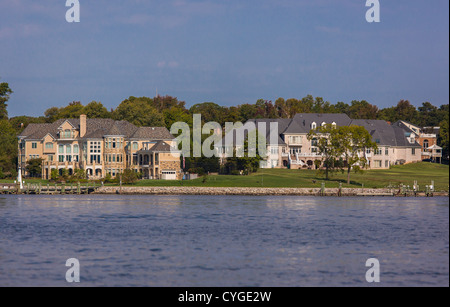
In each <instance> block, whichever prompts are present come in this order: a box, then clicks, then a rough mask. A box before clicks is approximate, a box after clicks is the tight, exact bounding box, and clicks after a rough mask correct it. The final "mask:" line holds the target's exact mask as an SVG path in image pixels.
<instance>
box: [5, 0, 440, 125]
mask: <svg viewBox="0 0 450 307" xmlns="http://www.w3.org/2000/svg"><path fill="white" fill-rule="evenodd" d="M79 2H80V5H81V22H80V23H67V22H66V20H65V14H66V11H67V10H68V8H67V7H66V6H65V0H40V1H33V0H0V77H1V79H0V82H8V83H9V85H10V87H11V88H12V89H13V90H14V94H13V95H12V96H11V99H10V101H9V102H8V104H9V108H8V110H9V115H10V116H18V115H30V116H40V115H43V113H44V111H45V110H46V109H48V108H50V107H52V106H59V107H61V106H66V105H67V104H68V103H69V102H71V101H81V102H82V103H83V104H87V103H89V102H91V101H93V100H95V101H101V102H102V103H103V104H104V105H105V106H106V107H107V108H115V107H117V106H118V105H119V103H120V102H121V101H122V100H124V99H126V98H128V97H129V96H148V97H154V96H155V94H156V91H158V93H159V94H161V95H172V96H176V97H178V98H179V99H180V100H184V101H186V103H187V106H191V105H193V104H196V103H202V102H210V101H212V102H215V103H218V104H220V105H224V106H230V105H239V104H243V103H254V102H256V100H257V99H259V98H263V99H268V100H272V101H275V100H276V99H277V98H278V97H284V98H286V99H287V98H302V97H305V96H306V95H308V94H311V95H313V96H315V97H316V96H320V97H323V98H324V99H325V100H327V101H330V102H331V103H336V102H338V101H344V102H347V103H350V102H351V101H352V100H362V99H365V100H367V101H369V102H370V103H372V104H376V105H377V106H379V107H380V108H383V107H388V106H392V105H395V104H396V103H397V102H398V101H399V100H400V99H408V100H410V101H411V103H413V104H414V105H416V106H420V105H421V104H422V102H425V101H429V102H431V103H433V104H435V105H441V104H447V103H448V102H449V86H448V84H449V38H448V37H449V1H447V0H433V1H425V0H420V1H419V0H380V4H381V22H380V23H367V22H366V20H365V14H366V11H367V10H368V8H367V7H366V6H365V2H366V1H365V0H258V1H255V0H240V1H238V0H215V1H213V0H195V1H194V0H192V1H191V0H164V1H162V0H158V1H152V0H150V1H144V0H127V1H121V0H109V1H106V0H95V1H93V0H79Z"/></svg>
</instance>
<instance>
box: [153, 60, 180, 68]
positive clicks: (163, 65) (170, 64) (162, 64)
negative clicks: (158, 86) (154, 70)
mask: <svg viewBox="0 0 450 307" xmlns="http://www.w3.org/2000/svg"><path fill="white" fill-rule="evenodd" d="M178 66H180V64H179V63H178V62H177V61H169V62H166V61H159V62H158V63H156V67H158V68H166V67H168V68H177V67H178Z"/></svg>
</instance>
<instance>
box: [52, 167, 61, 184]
mask: <svg viewBox="0 0 450 307" xmlns="http://www.w3.org/2000/svg"><path fill="white" fill-rule="evenodd" d="M50 178H51V180H53V181H56V180H58V178H59V171H58V170H57V169H56V168H54V169H52V171H51V172H50Z"/></svg>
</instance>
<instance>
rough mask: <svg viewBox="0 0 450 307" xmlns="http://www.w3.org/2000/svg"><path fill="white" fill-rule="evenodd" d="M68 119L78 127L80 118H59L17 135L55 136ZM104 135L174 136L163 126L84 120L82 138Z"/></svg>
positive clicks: (28, 127) (167, 137)
mask: <svg viewBox="0 0 450 307" xmlns="http://www.w3.org/2000/svg"><path fill="white" fill-rule="evenodd" d="M65 121H68V122H69V123H70V124H71V125H72V126H74V127H75V128H76V129H78V130H79V129H80V119H60V120H57V121H56V122H54V123H52V124H30V125H28V126H27V127H26V128H25V129H24V130H23V131H22V133H21V134H20V135H19V137H20V138H24V139H26V140H41V139H42V138H44V137H45V136H46V135H47V134H51V135H52V136H53V137H55V138H57V136H58V132H59V131H58V128H59V127H60V126H61V125H62V124H63V123H64V122H65ZM104 136H124V137H126V138H134V139H145V140H149V139H152V140H171V139H173V138H174V137H173V136H172V135H171V134H170V133H169V130H167V129H166V128H165V127H141V128H138V127H136V126H135V125H133V124H131V123H129V122H127V121H115V120H113V119H110V118H106V119H103V118H95V119H87V120H86V135H85V136H84V137H83V139H99V138H103V137H104Z"/></svg>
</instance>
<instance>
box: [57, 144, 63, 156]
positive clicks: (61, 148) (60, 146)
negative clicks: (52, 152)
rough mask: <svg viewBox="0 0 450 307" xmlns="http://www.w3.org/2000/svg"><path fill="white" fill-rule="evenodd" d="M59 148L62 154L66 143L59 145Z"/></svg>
mask: <svg viewBox="0 0 450 307" xmlns="http://www.w3.org/2000/svg"><path fill="white" fill-rule="evenodd" d="M58 148H59V150H58V152H59V153H60V154H62V153H64V145H59V146H58Z"/></svg>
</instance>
